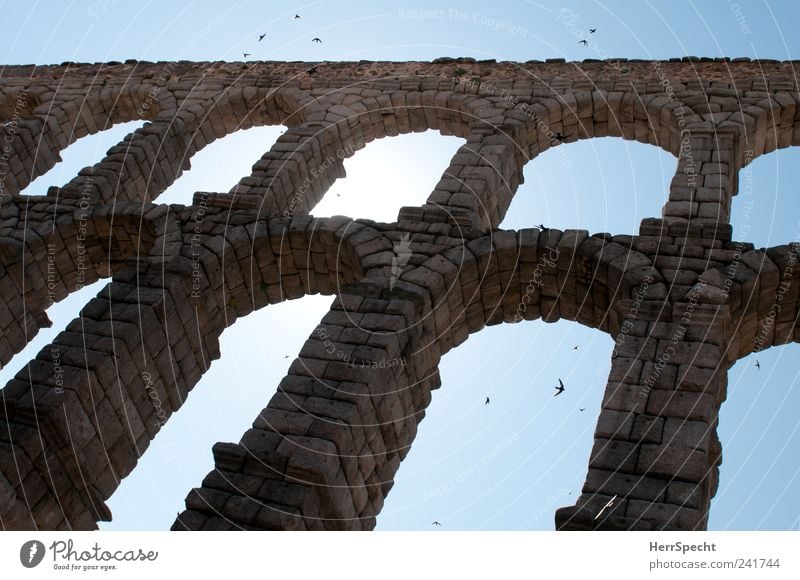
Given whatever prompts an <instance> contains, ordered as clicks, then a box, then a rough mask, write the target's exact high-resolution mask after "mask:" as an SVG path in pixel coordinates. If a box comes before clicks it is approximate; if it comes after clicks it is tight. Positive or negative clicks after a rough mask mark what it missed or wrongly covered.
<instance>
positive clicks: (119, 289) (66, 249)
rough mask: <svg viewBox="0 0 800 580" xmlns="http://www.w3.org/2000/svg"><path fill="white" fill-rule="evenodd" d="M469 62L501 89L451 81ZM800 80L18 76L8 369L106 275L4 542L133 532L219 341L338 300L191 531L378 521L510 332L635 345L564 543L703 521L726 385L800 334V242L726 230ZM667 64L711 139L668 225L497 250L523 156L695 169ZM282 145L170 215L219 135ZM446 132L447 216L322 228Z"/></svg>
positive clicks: (17, 437) (12, 406) (271, 65)
mask: <svg viewBox="0 0 800 580" xmlns="http://www.w3.org/2000/svg"><path fill="white" fill-rule="evenodd" d="M134 65H135V66H134ZM454 66H457V67H459V68H463V70H464V71H466V72H465V74H463V75H460V77H459V78H462V77H463V78H464V79H467V78H472V76H473V75H474V76H475V77H480V80H481V82H480V84H478V83H469V82H465V81H462V80H459V79H456V81H454V79H453V76H452V75H453V68H454ZM792 66H793V65H792V63H779V62H766V61H761V62H749V61H742V62H731V63H728V62H726V63H718V62H710V61H709V62H705V61H699V62H696V61H695V59H693V60H691V61H686V62H666V63H659V67H653V63H647V62H629V63H626V68H627V69H628V72H629V74H628V75H627V77H626V79H625V80H624V82H623V81H620V80H619V78H618V76H619V68H618V63H611V62H603V61H597V62H584V63H581V65H580V67H576V66H574V64H569V63H564V62H562V61H560V60H558V59H551V60H549V61H547V62H543V63H541V62H530V63H525V64H524V65H521V64H518V63H495V62H491V63H489V62H483V63H476V62H475V61H474V60H469V59H460V60H459V59H439V60H438V61H435V62H433V63H368V62H363V61H362V62H358V63H345V62H342V63H334V62H326V63H325V64H324V66H318V69H319V70H317V68H315V69H314V71H315V72H313V73H309V72H308V71H309V69H310V65H309V64H308V63H280V62H262V63H249V64H248V68H247V69H242V68H241V67H240V66H239V65H238V64H232V63H213V64H210V63H190V62H180V63H157V64H153V63H135V62H134V63H127V64H125V65H120V64H110V63H109V64H107V65H99V64H97V65H74V64H73V65H70V67H69V75H68V76H66V75H65V74H64V73H65V69H64V68H62V67H48V66H44V67H39V66H37V67H35V68H34V67H30V66H5V67H4V69H3V79H2V83H0V122H2V123H3V124H4V126H5V125H7V124H8V123H7V122H8V121H11V120H14V121H15V130H16V133H15V135H16V138H13V139H12V142H11V151H9V152H4V162H6V161H7V163H6V165H7V168H8V171H5V172H4V174H3V180H2V186H3V189H2V192H0V193H2V194H3V196H4V197H3V203H2V204H1V205H0V298H2V299H1V300H0V329H1V332H0V364H5V363H7V362H8V361H9V360H11V358H12V357H13V356H14V355H15V354H16V353H18V352H20V351H21V350H22V348H24V347H25V345H26V344H27V343H28V342H29V341H30V340H31V339H32V338H33V337H34V336H35V335H36V332H37V331H38V330H39V329H40V328H44V327H47V326H49V325H50V321H49V319H48V318H47V315H46V314H45V311H46V309H47V308H48V307H49V306H50V305H51V304H52V303H53V302H54V301H59V300H62V299H63V298H65V297H66V296H67V295H69V293H70V292H71V291H73V290H74V289H75V288H76V287H78V285H85V284H88V283H92V282H95V281H97V280H99V279H101V278H110V281H109V284H108V285H107V287H106V288H105V289H104V290H103V291H102V292H101V293H100V295H99V296H98V297H97V298H95V299H93V300H91V301H90V302H89V303H88V304H87V305H86V306H85V307H84V309H83V311H82V314H81V317H80V318H78V319H76V320H74V321H73V322H71V323H70V324H69V325H68V326H67V328H66V330H65V331H64V332H62V333H61V334H59V335H58V336H57V337H56V339H55V340H54V341H53V343H52V344H51V345H50V346H49V347H46V348H45V349H43V350H42V351H41V352H40V353H39V354H38V355H37V356H36V358H35V359H34V360H33V361H31V362H30V364H29V365H28V366H27V367H26V369H25V370H24V371H23V372H21V373H18V375H17V376H16V377H15V378H14V379H13V380H11V381H10V382H9V383H8V385H7V386H6V387H5V388H4V389H3V392H2V395H3V401H4V406H3V415H2V417H0V422H2V428H0V522H2V526H3V527H5V528H9V529H91V528H94V527H96V522H97V521H98V520H100V519H104V518H108V517H110V514H109V513H108V510H107V508H105V506H104V503H103V502H104V501H105V500H106V499H107V498H108V497H109V496H110V495H111V494H112V493H113V492H114V490H115V489H116V487H117V486H118V485H119V481H120V479H121V478H124V477H125V476H126V475H128V474H129V473H130V472H131V471H132V470H133V469H134V468H135V466H136V464H137V462H138V459H139V457H140V456H141V453H142V452H144V450H145V449H146V448H147V446H148V445H149V442H150V441H151V440H152V439H153V437H155V435H156V434H157V433H158V432H159V430H160V429H161V427H162V426H163V425H164V424H166V422H167V421H168V420H169V418H170V417H171V416H172V414H173V413H176V412H179V411H180V408H181V406H182V404H183V402H184V401H185V400H186V397H187V396H189V394H190V393H191V391H192V389H193V387H194V386H195V385H196V384H197V382H198V381H199V380H200V378H201V377H202V375H203V373H204V372H205V371H206V370H207V369H208V365H209V363H210V361H211V360H214V359H216V358H218V357H219V356H220V355H221V353H220V349H219V337H220V335H221V333H222V331H223V330H224V329H225V328H226V327H227V326H229V325H231V324H233V323H235V321H236V320H237V319H238V318H239V317H243V316H247V315H248V314H250V313H251V312H253V311H254V310H257V309H260V308H263V307H265V306H268V305H270V304H276V303H279V302H282V301H284V300H288V299H294V298H300V297H303V296H305V295H307V294H317V293H319V294H325V295H335V296H337V297H338V298H337V300H336V301H335V302H334V304H333V306H332V308H331V311H330V312H329V313H328V314H327V315H326V316H325V317H324V319H323V321H322V323H321V324H320V325H318V326H317V327H316V328H315V329H313V330H312V331H311V335H310V336H309V339H308V341H307V342H306V343H305V345H304V346H303V348H302V349H301V351H300V352H299V355H298V357H297V358H296V359H294V360H293V361H292V364H291V366H290V368H289V372H288V375H287V376H286V377H285V378H284V379H283V380H282V381H281V383H280V385H279V386H278V390H277V392H276V393H275V394H274V396H273V397H272V398H271V399H270V400H269V401H267V402H265V404H266V406H265V408H264V409H263V410H262V411H261V412H260V413H258V415H257V416H256V417H255V420H254V422H253V428H252V429H249V430H248V431H247V432H246V433H244V434H243V436H242V438H241V440H240V441H239V442H237V443H219V444H217V445H215V446H214V449H213V456H214V462H215V468H214V470H212V471H211V472H210V473H209V475H208V476H207V477H206V478H204V479H203V481H202V482H201V483H200V487H198V488H197V489H195V490H192V491H191V492H190V493H189V495H188V496H187V499H186V508H187V509H186V510H185V511H184V512H183V513H181V514H180V515H179V517H178V519H177V520H176V522H175V524H174V525H173V529H176V530H177V529H193V530H215V529H270V530H278V529H293V530H294V529H297V530H301V529H302V530H320V529H371V528H372V527H374V525H375V521H376V520H375V518H376V516H377V515H378V514H379V512H380V509H381V507H382V506H383V501H384V498H385V496H386V494H388V493H389V490H390V489H391V487H392V485H393V482H394V476H395V474H396V472H397V469H398V467H399V465H400V462H401V461H402V460H403V458H404V457H405V456H406V454H407V453H408V450H409V449H410V446H411V445H412V443H413V441H414V438H415V435H416V432H417V426H418V423H419V421H421V420H422V418H423V417H424V415H425V412H426V408H427V406H428V404H430V402H431V391H432V390H434V389H436V388H438V387H439V386H440V384H441V381H440V378H439V373H438V365H439V363H440V360H441V357H442V356H443V355H444V354H445V353H447V352H448V351H450V350H452V349H453V348H455V347H456V346H458V345H459V344H461V343H462V342H464V341H465V340H466V339H467V338H468V336H469V334H470V333H474V332H478V331H480V330H481V329H483V328H484V327H485V326H487V325H492V324H500V323H504V322H506V323H517V322H521V321H523V320H525V321H528V320H538V319H541V320H544V321H546V322H555V321H557V320H559V319H561V318H566V319H569V320H574V321H577V322H580V323H582V324H585V325H587V326H589V327H591V328H595V329H598V330H600V331H603V332H607V333H609V334H611V336H612V337H613V338H614V341H615V348H614V353H613V355H612V359H611V364H610V371H609V376H608V383H607V386H606V391H605V394H604V397H603V403H602V409H601V412H600V414H599V418H598V422H597V425H596V432H595V445H594V448H593V450H592V454H591V458H590V469H589V473H588V476H587V479H586V484H585V486H584V494H583V495H582V496H581V497H580V498H578V500H577V503H576V504H575V505H574V506H571V507H570V508H564V509H561V510H559V512H558V514H559V515H558V527H559V529H700V528H703V527H704V526H705V522H706V520H707V512H708V508H709V502H710V498H711V496H712V495H713V493H714V491H715V489H716V481H717V479H716V478H717V466H718V464H719V461H720V457H721V449H720V446H719V442H718V440H717V437H716V432H715V430H716V418H717V414H718V411H719V406H720V404H721V402H722V401H723V400H724V399H725V390H726V386H727V375H726V371H727V368H728V367H729V366H730V365H731V364H733V362H735V360H736V359H737V358H741V357H743V356H746V355H748V354H749V353H751V352H757V351H760V350H762V349H764V348H768V347H770V346H773V345H777V344H783V343H786V342H789V341H792V340H800V329H797V328H796V327H795V324H794V321H795V320H797V319H798V316H797V313H798V296H800V284H798V278H800V267H798V255H797V247H796V245H793V244H792V245H782V246H776V247H773V248H769V249H767V250H755V249H754V248H753V246H752V244H748V243H744V242H735V241H732V240H731V235H732V228H731V225H730V223H729V221H730V219H729V218H730V212H731V206H732V198H733V195H734V193H735V191H736V182H737V178H738V172H739V169H740V168H741V166H742V164H743V162H744V160H743V159H741V158H740V156H741V151H742V143H741V142H740V140H741V138H742V135H746V136H747V146H748V148H750V149H752V151H751V152H752V156H753V157H757V156H759V155H762V154H764V153H767V152H769V151H771V150H772V149H774V148H775V147H788V146H790V145H798V144H800V121H798V120H796V119H795V117H796V111H797V107H796V102H797V100H798V91H797V86H796V84H795V83H793V82H790V81H786V80H785V79H787V78H793V69H792ZM165 71H167V72H168V73H169V74H164V73H165ZM657 71H663V73H664V74H665V75H666V78H669V79H670V80H671V82H672V83H673V86H675V87H676V89H677V90H679V91H680V99H681V103H682V107H683V108H684V110H682V112H681V116H682V119H681V121H682V122H683V123H689V124H690V125H691V127H692V130H691V135H690V136H689V137H688V144H689V145H690V146H691V150H692V156H691V160H690V159H688V158H687V157H686V156H685V155H682V156H680V160H679V163H678V167H677V171H676V174H675V175H674V177H673V179H672V181H671V185H670V191H669V199H668V201H667V203H666V204H665V206H664V208H663V210H662V215H661V216H659V217H653V218H647V219H645V220H643V222H642V224H641V227H640V230H639V234H640V235H638V236H637V235H616V236H612V235H611V234H604V233H599V234H593V235H590V233H589V232H586V231H582V230H574V229H567V230H564V231H562V230H559V229H555V228H549V227H546V226H545V225H544V224H542V225H541V228H540V227H531V228H529V229H523V230H520V231H518V232H514V231H506V230H502V229H500V228H499V226H500V223H501V222H502V221H503V218H504V216H505V214H506V212H507V210H508V209H509V206H510V204H511V202H512V199H513V196H514V194H515V192H516V190H517V187H518V186H519V184H520V183H521V181H522V170H523V166H524V163H525V162H527V161H528V160H531V159H534V158H535V157H536V156H537V155H538V154H539V153H541V152H543V151H545V150H546V149H548V148H550V147H554V146H558V145H559V144H561V143H562V142H563V141H566V142H572V141H575V140H577V139H583V138H591V137H603V136H618V137H622V138H624V139H635V140H638V141H640V142H643V143H649V144H651V145H654V146H659V147H662V148H664V149H666V150H668V151H670V152H671V153H673V154H674V155H676V156H678V155H679V154H680V153H681V147H682V146H683V145H684V143H683V133H682V132H681V130H680V128H681V125H680V124H679V122H678V119H677V117H676V110H675V106H674V103H672V102H671V100H670V99H669V98H667V97H666V96H665V95H664V87H663V84H662V83H661V82H660V78H659V73H658V72H657ZM789 73H791V74H789ZM154 79H155V80H156V82H157V83H159V84H158V88H159V90H158V91H156V92H155V93H153V91H152V89H153V86H154ZM731 83H734V84H735V90H734V89H733V88H731V87H728V86H727V85H731V86H733V85H732V84H731ZM723 85H724V86H723ZM488 87H495V89H497V88H502V89H504V90H509V91H510V93H509V94H511V95H513V96H514V97H515V99H516V100H514V99H505V98H502V97H499V96H498V95H497V94H494V93H493V92H491V91H490V90H488ZM23 89H24V90H25V91H27V92H28V93H29V94H30V99H28V101H27V102H26V103H25V104H24V106H20V105H19V103H18V101H19V95H20V92H21V91H22V90H23ZM554 89H555V90H556V91H557V92H556V93H555V96H554V93H553V90H554ZM523 104H525V105H526V107H525V108H523V107H522V105H523ZM723 113H724V114H723ZM14 115H17V116H18V117H17V118H14ZM130 119H140V120H142V122H143V124H142V126H141V127H140V128H139V129H137V130H136V131H135V132H134V133H132V134H131V135H130V136H129V137H128V138H126V140H125V141H123V142H121V143H120V144H118V145H116V146H115V147H112V148H111V149H110V150H109V151H108V153H107V155H106V156H105V157H104V158H103V159H102V160H100V161H99V162H98V163H96V164H95V165H94V166H92V167H89V168H86V169H84V170H82V171H81V172H80V173H79V175H77V176H75V177H74V178H73V179H72V180H71V181H70V182H69V183H67V184H65V185H64V186H63V187H57V188H51V191H50V192H49V194H48V195H47V196H41V197H29V196H28V197H23V196H22V195H21V194H22V193H23V192H24V189H25V187H26V186H27V185H28V184H29V183H30V182H31V181H32V180H33V179H35V178H36V177H37V176H39V175H42V174H43V173H44V172H46V171H47V170H48V169H50V168H51V167H52V166H53V165H54V164H55V163H56V162H57V160H58V159H59V152H60V151H62V150H63V149H64V148H65V147H67V145H69V143H70V142H72V141H74V140H75V139H77V138H80V137H82V136H84V135H87V134H90V133H95V132H98V131H99V130H101V128H103V127H106V126H107V125H109V124H113V123H118V122H121V121H122V120H130ZM769 119H772V120H775V122H778V120H779V121H780V127H778V128H775V127H770V126H769V124H770V123H771V122H772V121H770V120H769ZM144 121H147V123H145V122H144ZM278 124H285V125H286V126H287V127H288V129H287V130H286V131H285V132H284V133H283V134H282V135H281V136H280V138H279V139H278V140H277V142H276V143H274V144H273V145H272V146H271V147H270V150H269V151H267V152H265V153H264V154H263V156H262V157H261V159H260V160H258V161H257V162H256V163H255V164H254V166H253V170H252V173H251V174H250V175H247V176H244V177H243V178H242V179H241V180H240V181H239V182H238V183H237V184H236V185H235V186H234V187H233V188H232V190H231V191H230V192H229V193H219V192H196V193H195V195H194V198H193V203H192V205H190V206H188V207H186V206H181V205H172V206H169V207H167V206H164V205H160V204H155V203H153V202H154V200H156V198H157V197H158V196H159V195H160V194H161V193H163V192H164V191H165V190H166V189H167V188H168V187H169V186H170V185H171V184H172V183H174V182H175V180H176V179H177V178H178V177H180V175H181V174H182V173H183V171H185V170H186V169H188V168H189V160H190V158H191V157H192V155H194V154H195V153H197V152H198V151H199V150H200V149H202V148H203V147H204V146H205V145H207V144H208V143H211V142H212V141H214V140H215V139H219V138H221V137H224V136H226V135H228V134H230V133H232V132H234V131H237V130H239V129H244V128H248V127H252V126H255V125H278ZM428 129H433V130H438V131H439V132H441V133H443V134H452V135H457V136H459V137H461V138H463V139H464V140H465V144H464V145H463V146H462V147H461V148H460V149H459V150H458V152H457V154H456V155H455V156H454V157H453V159H452V160H451V162H450V166H449V167H447V168H445V170H444V172H443V175H442V178H441V180H440V181H439V183H438V184H436V185H435V187H434V189H433V191H432V192H431V194H430V196H429V197H428V200H427V202H426V203H425V204H423V205H422V206H420V207H406V208H402V209H401V210H400V213H399V216H398V221H397V222H395V223H388V224H384V223H376V222H374V221H371V220H366V219H359V220H353V219H351V218H349V217H343V216H337V217H333V218H312V217H311V216H310V215H308V214H309V212H311V211H312V210H313V208H314V206H315V205H316V204H317V203H318V202H319V201H320V200H321V199H322V197H323V196H324V195H325V194H326V192H327V191H328V189H329V187H330V186H331V184H332V183H333V182H334V181H335V180H336V179H338V178H341V177H343V176H344V165H343V160H344V159H345V158H349V157H351V156H352V155H355V154H356V153H357V152H358V151H359V150H360V149H361V148H363V147H364V146H366V145H367V144H369V143H370V142H371V141H373V140H375V139H379V138H382V137H385V136H390V135H397V134H400V133H410V132H412V131H424V130H428ZM5 153H8V158H7V160H6V158H5ZM6 165H4V167H5V166H6ZM376 187H377V185H376ZM529 225H530V226H535V225H536V224H529ZM565 225H567V226H568V225H569V224H565ZM56 369H58V371H56ZM62 387H63V388H62ZM46 482H49V483H46ZM20 498H25V501H26V502H27V505H25V504H24V503H23V502H21V501H19V500H20ZM28 507H29V508H30V510H28ZM598 514H601V515H602V517H596V516H597V515H598Z"/></svg>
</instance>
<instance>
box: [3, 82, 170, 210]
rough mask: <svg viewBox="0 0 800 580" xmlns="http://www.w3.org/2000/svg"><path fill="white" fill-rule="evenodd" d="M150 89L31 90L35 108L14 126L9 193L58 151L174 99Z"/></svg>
mask: <svg viewBox="0 0 800 580" xmlns="http://www.w3.org/2000/svg"><path fill="white" fill-rule="evenodd" d="M150 91H151V88H150V87H149V86H148V85H145V84H131V85H128V84H121V85H111V86H105V87H94V86H93V85H92V84H89V85H88V86H86V87H84V89H83V90H78V91H75V92H74V93H73V92H68V93H67V94H64V95H63V96H62V95H61V94H58V91H57V90H56V89H55V88H54V89H53V91H45V90H43V89H42V88H41V87H39V88H37V89H36V91H35V92H33V93H32V99H33V103H35V106H33V107H32V108H30V110H29V111H28V112H29V116H27V117H25V118H23V119H21V121H20V124H19V126H18V127H16V131H15V133H16V135H17V137H18V139H16V140H15V152H14V157H15V158H16V159H17V161H18V164H16V163H15V164H14V165H13V166H12V172H11V174H10V177H12V181H11V183H9V184H8V189H9V191H10V193H12V194H19V193H21V192H22V191H23V190H24V189H25V187H27V186H28V184H29V183H30V182H31V181H33V179H35V178H37V177H39V176H41V175H44V174H45V173H46V172H47V171H48V170H49V169H51V168H52V167H53V166H54V165H55V164H56V163H57V162H58V161H60V160H61V158H60V152H61V151H63V150H64V149H66V148H67V147H68V146H69V145H71V144H72V143H74V142H75V141H77V140H78V139H80V138H82V137H85V136H87V135H93V134H95V133H98V132H101V131H105V130H106V129H109V128H111V127H112V126H113V125H117V124H119V123H126V122H129V121H135V120H138V119H146V118H148V117H149V116H150V115H152V114H154V113H156V112H157V111H158V110H159V109H160V108H161V107H169V106H170V100H172V101H174V98H172V99H170V96H169V95H167V94H166V93H165V92H162V94H160V95H158V96H157V97H154V96H151V94H150ZM63 92H64V91H62V93H63ZM74 94H79V95H81V96H73V95H74ZM9 106H10V105H9ZM145 106H146V107H147V109H145V108H143V107H145ZM12 114H13V112H12Z"/></svg>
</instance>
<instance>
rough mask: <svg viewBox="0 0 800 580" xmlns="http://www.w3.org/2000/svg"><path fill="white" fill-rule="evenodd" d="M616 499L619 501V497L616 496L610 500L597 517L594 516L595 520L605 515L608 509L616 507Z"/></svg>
mask: <svg viewBox="0 0 800 580" xmlns="http://www.w3.org/2000/svg"><path fill="white" fill-rule="evenodd" d="M616 499H617V496H616V495H615V496H614V497H612V498H611V499H610V500H608V503H607V504H606V505H604V506H603V508H602V509H601V510H600V511H599V512H597V515H596V516H594V519H597V518H599V517H600V516H602V515H603V512H604V511H606V510H607V509H608V508H610V507H612V506H613V505H614V500H616Z"/></svg>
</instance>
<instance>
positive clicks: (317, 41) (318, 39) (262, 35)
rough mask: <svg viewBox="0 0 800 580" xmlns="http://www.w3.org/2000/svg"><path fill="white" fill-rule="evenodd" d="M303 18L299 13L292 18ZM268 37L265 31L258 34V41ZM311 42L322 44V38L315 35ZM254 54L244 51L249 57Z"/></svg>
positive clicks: (243, 53)
mask: <svg viewBox="0 0 800 580" xmlns="http://www.w3.org/2000/svg"><path fill="white" fill-rule="evenodd" d="M302 18H303V17H302V16H300V15H299V14H295V15H294V18H292V20H301V19H302ZM266 37H267V33H266V32H265V33H263V34H259V35H258V41H257V42H261V41H262V40H264V39H265V38H266ZM311 42H316V43H317V44H322V40H321V39H320V38H319V37H317V36H315V37H314V38H312V39H311ZM252 54H253V53H252V52H242V56H243V57H244V58H247V57H249V56H252ZM316 68H317V67H314V69H312V70H311V71H309V73H310V74H313V73H314V72H315V70H316Z"/></svg>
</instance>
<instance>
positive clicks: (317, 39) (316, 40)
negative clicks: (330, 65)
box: [311, 38, 322, 44]
mask: <svg viewBox="0 0 800 580" xmlns="http://www.w3.org/2000/svg"><path fill="white" fill-rule="evenodd" d="M311 42H319V43H320V44H322V41H321V40H320V39H319V38H312V39H311Z"/></svg>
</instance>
